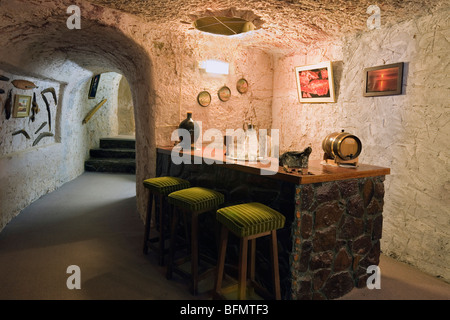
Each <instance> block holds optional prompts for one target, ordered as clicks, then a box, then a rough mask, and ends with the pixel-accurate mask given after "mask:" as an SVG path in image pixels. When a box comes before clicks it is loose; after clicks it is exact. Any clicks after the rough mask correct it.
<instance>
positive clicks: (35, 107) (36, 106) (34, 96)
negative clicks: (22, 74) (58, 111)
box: [30, 92, 40, 122]
mask: <svg viewBox="0 0 450 320" xmlns="http://www.w3.org/2000/svg"><path fill="white" fill-rule="evenodd" d="M31 111H32V112H33V113H32V114H31V117H30V120H31V122H34V120H36V114H37V113H38V112H39V111H40V110H39V106H38V104H37V102H36V93H35V92H33V103H32V107H31Z"/></svg>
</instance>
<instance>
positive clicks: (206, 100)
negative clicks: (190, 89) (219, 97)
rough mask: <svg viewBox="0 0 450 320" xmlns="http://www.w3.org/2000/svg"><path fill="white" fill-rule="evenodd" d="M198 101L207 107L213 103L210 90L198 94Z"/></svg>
mask: <svg viewBox="0 0 450 320" xmlns="http://www.w3.org/2000/svg"><path fill="white" fill-rule="evenodd" d="M197 102H198V104H199V105H201V106H202V107H207V106H209V104H210V103H211V95H210V94H209V92H208V91H202V92H200V93H199V94H198V96H197Z"/></svg>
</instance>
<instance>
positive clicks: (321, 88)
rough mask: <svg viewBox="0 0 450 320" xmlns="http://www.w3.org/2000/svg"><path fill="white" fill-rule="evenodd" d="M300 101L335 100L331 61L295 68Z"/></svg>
mask: <svg viewBox="0 0 450 320" xmlns="http://www.w3.org/2000/svg"><path fill="white" fill-rule="evenodd" d="M295 78H296V79H297V90H298V97H299V100H300V102H303V103H315V102H319V103H320V102H335V96H334V82H333V68H332V64H331V61H326V62H321V63H318V64H314V65H309V66H302V67H296V68H295Z"/></svg>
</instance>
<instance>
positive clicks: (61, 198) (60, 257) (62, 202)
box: [0, 172, 450, 300]
mask: <svg viewBox="0 0 450 320" xmlns="http://www.w3.org/2000/svg"><path fill="white" fill-rule="evenodd" d="M135 184H136V181H135V176H134V175H129V174H105V173H92V172H86V173H84V174H83V175H81V176H80V177H78V178H77V179H75V180H73V181H71V182H69V183H67V184H65V185H64V186H62V187H61V188H60V189H58V190H56V191H54V192H52V193H50V194H48V195H46V196H44V197H42V198H41V199H39V200H37V201H35V202H34V203H33V204H31V205H30V206H29V207H28V208H26V209H25V210H23V212H22V213H21V214H19V215H18V216H17V217H16V218H14V219H13V220H12V221H11V222H10V223H9V224H8V225H7V226H6V227H5V229H4V230H3V231H2V232H0V299H2V300H22V299H27V300H66V299H70V300H78V299H83V300H110V299H114V300H128V299H132V300H144V299H145V300H147V299H150V300H208V299H210V296H209V293H208V292H207V291H208V288H206V287H205V288H203V289H204V290H203V292H202V293H201V294H200V295H199V296H196V297H193V296H191V295H190V293H189V292H188V290H187V287H186V285H185V283H184V282H183V281H182V280H181V279H178V278H177V277H174V279H173V280H170V281H169V280H167V279H166V278H165V276H164V274H165V269H164V268H163V267H159V266H158V265H157V260H156V256H155V255H154V254H153V253H150V254H149V255H147V256H146V255H144V254H143V253H142V238H143V223H142V221H141V219H140V217H139V216H138V214H137V211H136V204H135V195H136V191H135ZM71 265H76V266H78V267H79V268H80V275H81V289H79V290H77V289H73V290H69V289H68V287H67V284H66V282H67V280H68V278H69V277H70V276H71V273H67V268H68V267H69V266H71ZM380 269H381V289H373V290H369V289H354V290H353V291H351V292H350V293H349V294H347V295H346V296H344V297H342V298H341V299H342V300H374V299H385V300H391V299H392V300H393V299H395V300H416V299H424V300H431V299H433V300H434V299H437V300H448V299H449V298H450V284H447V283H445V282H443V281H441V280H439V279H437V278H434V277H431V276H429V275H427V274H424V273H422V272H420V271H418V270H416V269H415V268H413V267H411V266H408V265H406V264H403V263H399V262H397V261H395V260H393V259H391V258H389V257H386V256H384V255H383V256H382V257H381V262H380ZM209 289H210V288H209Z"/></svg>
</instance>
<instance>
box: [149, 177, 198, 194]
mask: <svg viewBox="0 0 450 320" xmlns="http://www.w3.org/2000/svg"><path fill="white" fill-rule="evenodd" d="M190 186H191V185H190V183H189V181H187V180H184V179H181V178H176V177H157V178H150V179H147V180H144V187H146V188H147V189H149V190H151V191H152V192H154V193H157V194H162V195H165V196H166V195H168V194H169V193H171V192H174V191H178V190H181V189H185V188H189V187H190Z"/></svg>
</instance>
